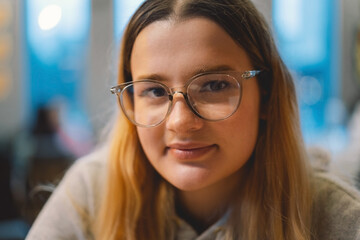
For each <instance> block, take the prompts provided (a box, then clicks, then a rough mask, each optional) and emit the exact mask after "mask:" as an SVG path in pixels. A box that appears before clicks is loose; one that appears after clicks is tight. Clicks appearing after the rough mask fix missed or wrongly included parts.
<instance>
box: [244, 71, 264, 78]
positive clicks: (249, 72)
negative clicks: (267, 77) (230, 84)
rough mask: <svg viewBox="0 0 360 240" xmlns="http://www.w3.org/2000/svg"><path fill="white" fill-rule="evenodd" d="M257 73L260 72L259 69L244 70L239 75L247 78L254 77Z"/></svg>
mask: <svg viewBox="0 0 360 240" xmlns="http://www.w3.org/2000/svg"><path fill="white" fill-rule="evenodd" d="M259 73H261V70H251V71H246V72H244V73H243V74H242V75H241V77H242V78H244V79H249V78H253V77H255V76H256V75H258V74H259Z"/></svg>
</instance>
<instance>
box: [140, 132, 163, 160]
mask: <svg viewBox="0 0 360 240" xmlns="http://www.w3.org/2000/svg"><path fill="white" fill-rule="evenodd" d="M137 133H138V136H139V140H140V144H141V146H142V148H143V150H144V152H145V155H146V156H147V158H148V159H149V160H150V161H152V159H155V158H157V157H159V156H160V155H161V153H162V150H161V149H162V148H163V146H164V144H163V141H162V139H163V131H162V130H161V128H160V127H155V128H140V127H138V128H137Z"/></svg>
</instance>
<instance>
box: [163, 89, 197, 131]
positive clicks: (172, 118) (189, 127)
mask: <svg viewBox="0 0 360 240" xmlns="http://www.w3.org/2000/svg"><path fill="white" fill-rule="evenodd" d="M203 124H204V120H203V119H201V118H199V117H198V116H196V115H195V114H194V113H193V112H192V110H191V109H190V106H188V104H187V102H186V100H185V96H184V94H183V93H182V92H177V93H175V94H174V95H173V105H172V109H171V112H170V114H169V115H168V117H167V119H166V128H167V129H169V130H171V131H174V132H191V131H196V130H198V129H200V128H201V127H202V126H203Z"/></svg>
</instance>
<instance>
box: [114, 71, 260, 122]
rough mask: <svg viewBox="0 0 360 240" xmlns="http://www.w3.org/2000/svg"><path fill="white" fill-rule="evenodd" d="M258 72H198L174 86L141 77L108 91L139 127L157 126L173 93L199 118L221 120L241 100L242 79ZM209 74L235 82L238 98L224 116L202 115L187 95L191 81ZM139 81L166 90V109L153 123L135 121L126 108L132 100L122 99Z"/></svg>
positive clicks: (129, 118) (228, 114) (165, 114)
mask: <svg viewBox="0 0 360 240" xmlns="http://www.w3.org/2000/svg"><path fill="white" fill-rule="evenodd" d="M259 73H261V70H250V71H245V72H236V71H227V72H208V73H200V74H197V75H195V76H193V77H192V78H190V79H189V80H188V81H187V82H186V84H185V85H184V86H183V87H174V88H170V87H168V86H166V85H165V84H164V83H162V82H161V81H157V80H152V79H143V80H137V81H135V82H126V83H122V84H119V85H117V86H114V87H112V88H110V92H111V93H112V94H115V95H117V97H118V100H119V103H120V106H121V109H122V111H123V113H124V114H125V116H126V117H127V118H128V120H130V121H131V122H132V123H133V124H135V125H137V126H140V127H155V126H158V125H159V124H161V123H162V122H163V121H164V120H165V119H166V118H167V116H168V115H169V114H170V112H171V109H172V103H173V99H174V95H175V94H177V93H179V94H182V95H183V97H184V99H185V101H186V103H187V105H188V106H189V108H190V109H191V111H192V112H193V113H194V114H195V115H196V116H198V117H199V118H201V119H204V120H207V121H221V120H225V119H227V118H229V117H230V116H232V115H233V114H234V113H235V112H236V111H237V109H238V107H239V105H240V102H241V97H242V81H243V80H246V79H250V78H253V77H255V76H257V75H258V74H259ZM211 76H223V77H226V78H229V79H232V81H233V82H236V85H235V88H236V89H235V90H238V91H239V92H238V96H237V97H238V98H237V100H236V101H237V102H236V103H234V104H233V105H232V106H231V108H232V109H231V111H229V112H228V113H227V114H225V115H224V116H221V117H209V116H204V114H202V113H201V112H200V111H199V110H198V109H196V107H195V106H196V102H192V100H191V99H192V95H191V94H190V96H189V92H191V88H190V87H191V86H192V85H193V84H192V83H193V82H196V81H197V80H198V79H201V78H204V77H205V78H206V77H211ZM210 79H212V78H210ZM214 79H216V78H214ZM200 82H201V81H200ZM139 83H149V84H152V83H153V84H156V85H157V86H159V87H161V88H162V89H163V90H165V91H166V95H165V96H164V97H166V98H167V99H168V107H167V111H166V112H164V113H163V116H162V117H161V118H159V120H157V121H154V123H151V124H150V123H139V122H137V121H136V120H135V113H133V112H134V110H133V109H132V110H128V109H127V106H128V105H131V106H132V107H131V108H134V107H133V100H124V99H128V98H129V97H124V92H125V91H127V89H129V87H133V86H134V84H135V85H139ZM206 83H207V82H206ZM189 89H190V90H189ZM215 91H216V90H215ZM126 101H128V102H131V104H129V103H127V102H126ZM132 115H133V116H132Z"/></svg>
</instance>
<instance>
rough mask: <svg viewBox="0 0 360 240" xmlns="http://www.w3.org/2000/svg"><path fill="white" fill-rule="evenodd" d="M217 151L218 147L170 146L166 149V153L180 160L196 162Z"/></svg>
mask: <svg viewBox="0 0 360 240" xmlns="http://www.w3.org/2000/svg"><path fill="white" fill-rule="evenodd" d="M215 149H216V145H208V146H203V147H181V146H170V147H167V148H166V152H167V153H168V154H170V155H172V156H173V157H175V158H176V159H179V160H195V159H199V158H201V157H203V156H205V155H206V154H208V153H209V152H211V151H213V150H215Z"/></svg>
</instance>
